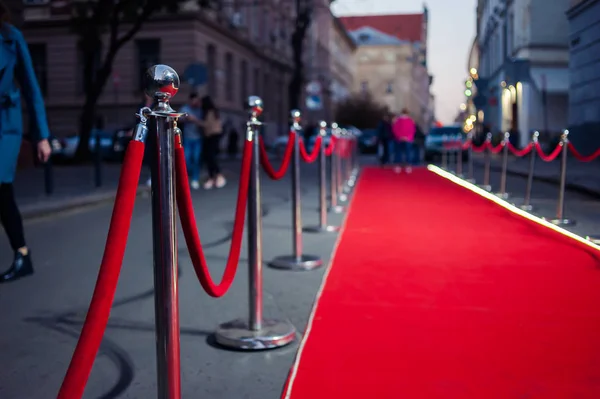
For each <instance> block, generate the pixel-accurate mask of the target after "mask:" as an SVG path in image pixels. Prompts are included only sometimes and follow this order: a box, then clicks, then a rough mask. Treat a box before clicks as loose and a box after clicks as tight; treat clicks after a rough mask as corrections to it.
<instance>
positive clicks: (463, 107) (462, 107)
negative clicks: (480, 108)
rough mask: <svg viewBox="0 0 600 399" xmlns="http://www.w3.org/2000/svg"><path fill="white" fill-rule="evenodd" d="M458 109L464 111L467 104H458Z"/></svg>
mask: <svg viewBox="0 0 600 399" xmlns="http://www.w3.org/2000/svg"><path fill="white" fill-rule="evenodd" d="M460 110H461V111H466V110H467V104H465V103H462V104H460Z"/></svg>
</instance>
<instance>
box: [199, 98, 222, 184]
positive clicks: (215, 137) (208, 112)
mask: <svg viewBox="0 0 600 399" xmlns="http://www.w3.org/2000/svg"><path fill="white" fill-rule="evenodd" d="M202 126H203V128H204V146H203V147H204V148H203V155H202V159H203V160H204V162H205V163H206V169H207V171H208V179H206V182H204V189H206V190H210V189H211V188H213V187H216V188H222V187H224V186H225V184H227V181H226V180H225V177H223V175H222V174H221V167H220V165H219V143H220V141H221V134H222V132H223V126H222V123H221V118H220V116H219V110H218V109H217V107H216V106H215V104H214V102H213V100H212V98H210V97H209V96H204V97H202Z"/></svg>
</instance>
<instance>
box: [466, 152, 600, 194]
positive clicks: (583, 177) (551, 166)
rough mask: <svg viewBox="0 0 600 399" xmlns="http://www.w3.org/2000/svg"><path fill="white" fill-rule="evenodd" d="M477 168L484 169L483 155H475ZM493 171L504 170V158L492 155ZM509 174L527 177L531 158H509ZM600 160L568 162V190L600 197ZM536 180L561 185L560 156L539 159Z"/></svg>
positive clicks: (570, 159)
mask: <svg viewBox="0 0 600 399" xmlns="http://www.w3.org/2000/svg"><path fill="white" fill-rule="evenodd" d="M473 156H474V158H473V164H474V166H475V168H483V167H484V157H483V155H482V154H473ZM491 169H492V170H495V171H501V170H502V156H501V155H492V163H491ZM507 170H508V174H511V175H515V176H524V177H527V175H528V173H529V156H525V157H522V158H516V157H514V156H509V158H508V169H507ZM599 174H600V159H596V160H594V161H592V162H580V161H578V160H577V159H575V158H574V157H569V159H568V161H567V188H569V189H571V190H576V191H579V192H582V193H586V194H590V195H594V196H600V179H598V175H599ZM534 179H535V180H539V181H544V182H547V183H553V184H559V182H560V156H559V157H558V158H557V159H555V160H554V161H552V162H544V161H542V160H541V159H540V158H539V157H537V158H536V161H535V171H534Z"/></svg>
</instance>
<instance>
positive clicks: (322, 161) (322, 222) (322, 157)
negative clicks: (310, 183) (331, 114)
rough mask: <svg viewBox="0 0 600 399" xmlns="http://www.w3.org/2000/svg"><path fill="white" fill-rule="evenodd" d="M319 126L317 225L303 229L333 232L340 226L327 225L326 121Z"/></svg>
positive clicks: (310, 231) (316, 231)
mask: <svg viewBox="0 0 600 399" xmlns="http://www.w3.org/2000/svg"><path fill="white" fill-rule="evenodd" d="M319 126H320V129H319V134H320V136H321V149H320V151H319V225H318V226H311V227H305V228H304V231H306V232H309V233H333V232H337V231H339V230H340V228H339V226H329V225H328V224H327V154H326V152H327V148H326V145H325V137H326V136H327V123H326V122H325V121H321V123H320V124H319ZM332 126H333V125H332Z"/></svg>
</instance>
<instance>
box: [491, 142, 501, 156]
mask: <svg viewBox="0 0 600 399" xmlns="http://www.w3.org/2000/svg"><path fill="white" fill-rule="evenodd" d="M489 148H490V152H491V153H492V154H499V153H500V152H501V151H502V150H503V149H504V143H500V144H498V145H497V146H495V147H494V146H492V143H490V144H489Z"/></svg>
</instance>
